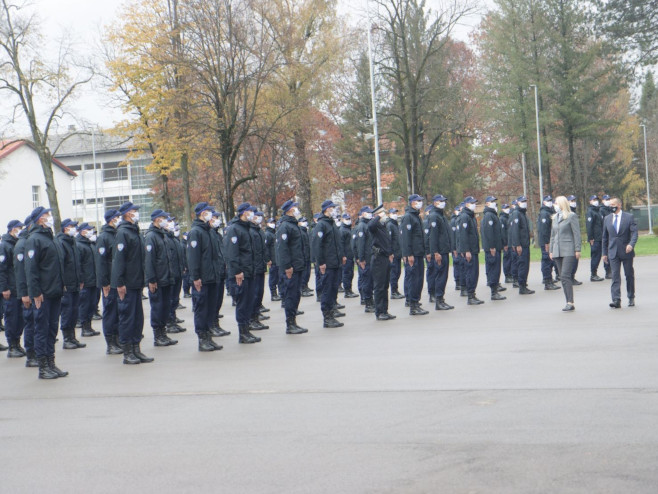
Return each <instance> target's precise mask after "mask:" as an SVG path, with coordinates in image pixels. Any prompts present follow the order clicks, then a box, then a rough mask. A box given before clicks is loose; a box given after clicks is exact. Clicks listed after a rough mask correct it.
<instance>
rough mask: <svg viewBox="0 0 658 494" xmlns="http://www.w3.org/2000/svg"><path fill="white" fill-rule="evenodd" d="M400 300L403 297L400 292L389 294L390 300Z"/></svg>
mask: <svg viewBox="0 0 658 494" xmlns="http://www.w3.org/2000/svg"><path fill="white" fill-rule="evenodd" d="M401 298H404V295H402V294H401V293H400V292H398V291H397V290H396V291H394V292H391V299H392V300H400V299H401Z"/></svg>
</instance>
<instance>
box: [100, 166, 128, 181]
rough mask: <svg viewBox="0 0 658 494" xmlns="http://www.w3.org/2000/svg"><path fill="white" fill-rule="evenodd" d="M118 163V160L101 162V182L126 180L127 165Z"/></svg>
mask: <svg viewBox="0 0 658 494" xmlns="http://www.w3.org/2000/svg"><path fill="white" fill-rule="evenodd" d="M119 163H120V162H119V161H115V162H113V163H103V182H116V181H118V180H128V167H127V166H125V165H122V166H119Z"/></svg>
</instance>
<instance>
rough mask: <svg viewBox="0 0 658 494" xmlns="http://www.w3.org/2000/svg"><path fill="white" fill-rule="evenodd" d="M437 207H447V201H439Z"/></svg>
mask: <svg viewBox="0 0 658 494" xmlns="http://www.w3.org/2000/svg"><path fill="white" fill-rule="evenodd" d="M436 207H437V208H439V209H445V207H446V203H445V201H441V202H438V203H437V204H436Z"/></svg>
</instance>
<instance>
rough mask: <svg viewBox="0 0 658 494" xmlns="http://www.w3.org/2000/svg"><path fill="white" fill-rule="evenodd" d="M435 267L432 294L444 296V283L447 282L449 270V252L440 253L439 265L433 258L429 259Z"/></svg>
mask: <svg viewBox="0 0 658 494" xmlns="http://www.w3.org/2000/svg"><path fill="white" fill-rule="evenodd" d="M430 262H431V263H432V264H434V266H435V269H436V277H435V278H434V292H433V293H434V296H436V297H444V296H445V294H446V285H447V284H448V273H449V272H450V254H448V253H446V254H441V265H438V264H437V263H436V261H435V260H434V259H432V260H431V261H430Z"/></svg>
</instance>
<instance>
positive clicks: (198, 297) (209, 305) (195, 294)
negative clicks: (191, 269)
mask: <svg viewBox="0 0 658 494" xmlns="http://www.w3.org/2000/svg"><path fill="white" fill-rule="evenodd" d="M234 280H235V278H234ZM218 289H219V287H218V286H217V283H202V284H201V291H197V289H196V288H195V287H194V284H192V312H194V331H195V332H196V334H201V333H205V332H206V331H208V328H209V327H210V325H211V324H212V322H213V321H214V318H215V317H216V316H215V314H214V313H213V310H215V306H216V304H217V302H216V300H217V290H218ZM231 295H233V293H231Z"/></svg>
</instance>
